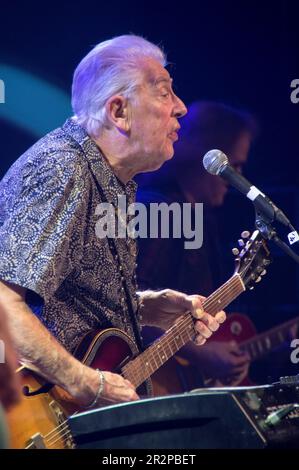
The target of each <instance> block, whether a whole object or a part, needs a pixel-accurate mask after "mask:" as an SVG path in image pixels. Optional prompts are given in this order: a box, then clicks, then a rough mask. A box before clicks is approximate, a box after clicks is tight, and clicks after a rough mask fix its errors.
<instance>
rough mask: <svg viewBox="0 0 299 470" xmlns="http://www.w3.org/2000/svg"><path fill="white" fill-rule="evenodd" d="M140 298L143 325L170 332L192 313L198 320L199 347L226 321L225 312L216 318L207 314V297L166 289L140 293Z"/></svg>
mask: <svg viewBox="0 0 299 470" xmlns="http://www.w3.org/2000/svg"><path fill="white" fill-rule="evenodd" d="M139 297H140V300H141V309H140V314H141V323H142V324H143V325H152V326H158V327H160V328H163V329H165V330H168V329H169V328H170V327H171V326H172V325H173V324H174V323H175V322H176V320H177V319H178V318H179V317H181V316H182V315H183V314H184V313H185V312H190V313H191V314H192V315H193V316H194V318H196V319H197V321H196V322H195V325H194V327H195V330H196V331H197V332H198V334H197V336H196V338H195V343H196V344H197V345H199V346H200V345H202V344H204V343H205V342H206V340H207V339H208V338H210V336H211V335H212V334H213V332H214V331H216V330H218V328H219V325H220V324H221V323H223V322H224V321H225V319H226V315H225V312H223V311H220V312H218V313H217V314H216V315H215V317H213V316H212V315H210V314H209V313H207V312H205V311H204V310H203V306H202V302H203V301H204V300H205V297H202V296H200V295H187V294H183V293H182V292H178V291H175V290H171V289H164V290H162V291H158V292H154V291H144V292H140V293H139Z"/></svg>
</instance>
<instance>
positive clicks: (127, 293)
mask: <svg viewBox="0 0 299 470" xmlns="http://www.w3.org/2000/svg"><path fill="white" fill-rule="evenodd" d="M82 150H83V154H84V156H85V152H84V149H82ZM86 161H87V164H88V168H89V171H90V173H91V175H92V178H93V180H94V182H95V185H96V187H97V190H98V192H99V195H100V198H101V200H102V202H109V201H108V200H107V197H106V195H105V193H104V191H103V189H102V188H101V186H100V185H99V182H98V180H97V178H96V176H95V174H94V172H93V170H92V168H91V165H90V163H89V161H88V159H87V158H86ZM107 240H108V245H109V249H110V252H111V254H112V256H113V258H114V259H115V262H116V263H117V264H118V268H119V271H120V264H121V261H120V257H119V255H118V251H117V247H116V243H115V241H114V239H113V238H109V237H107ZM121 278H122V280H121V282H122V286H123V288H124V292H125V296H126V303H127V308H128V312H129V317H130V320H131V324H132V327H133V331H134V336H135V342H136V345H137V347H138V350H139V352H142V351H143V350H144V346H143V341H142V337H141V334H140V328H139V326H138V322H137V315H138V309H137V312H136V313H135V311H134V307H133V303H132V297H131V294H130V290H129V287H128V284H127V281H126V278H125V276H121Z"/></svg>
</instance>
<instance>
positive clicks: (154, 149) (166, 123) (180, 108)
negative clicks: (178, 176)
mask: <svg viewBox="0 0 299 470" xmlns="http://www.w3.org/2000/svg"><path fill="white" fill-rule="evenodd" d="M186 112H187V109H186V107H185V105H184V103H183V102H182V101H181V100H180V99H179V98H178V97H177V96H176V95H175V94H174V92H173V90H172V79H171V78H170V75H169V73H168V72H167V70H166V69H165V68H164V67H163V66H162V65H161V64H160V63H159V62H157V61H155V60H154V59H149V60H147V61H146V63H143V75H142V81H141V85H140V88H139V89H138V90H137V92H136V95H135V96H134V98H133V99H132V102H131V122H130V143H131V146H132V152H133V153H134V154H135V155H136V154H137V155H138V159H139V161H138V167H139V168H138V169H139V171H152V170H156V169H158V168H160V166H161V165H162V164H163V163H164V162H165V161H166V160H169V159H170V158H171V157H172V156H173V154H174V149H173V144H174V142H175V141H176V140H177V139H178V134H177V132H178V130H179V128H180V125H179V123H178V119H179V118H180V117H182V116H183V115H185V114H186Z"/></svg>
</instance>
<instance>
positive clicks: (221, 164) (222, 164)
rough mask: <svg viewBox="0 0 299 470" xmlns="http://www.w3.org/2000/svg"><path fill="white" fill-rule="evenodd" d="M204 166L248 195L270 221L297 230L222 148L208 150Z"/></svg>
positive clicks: (204, 158) (257, 208)
mask: <svg viewBox="0 0 299 470" xmlns="http://www.w3.org/2000/svg"><path fill="white" fill-rule="evenodd" d="M203 166H204V167H205V169H206V170H207V171H208V172H209V173H211V174H212V175H219V176H221V177H222V178H223V179H225V180H226V181H227V182H228V183H230V184H231V185H232V186H233V187H234V188H236V189H237V190H238V191H240V192H241V193H242V194H244V195H245V196H246V197H248V199H250V201H252V202H253V204H254V206H255V208H256V210H257V211H258V212H260V214H262V215H263V216H265V217H266V218H267V219H268V220H269V221H270V222H273V221H274V220H277V221H278V222H280V223H281V224H283V225H286V226H287V227H289V228H290V229H291V230H295V229H294V227H293V226H292V224H291V222H290V221H289V219H288V218H287V216H286V215H285V214H284V213H283V212H282V211H281V210H280V209H278V207H276V206H275V204H274V203H273V202H272V201H271V200H270V199H269V198H268V197H267V196H265V194H264V193H262V192H261V191H260V190H259V189H258V188H256V187H255V186H254V185H253V184H252V183H250V182H249V181H248V180H247V179H246V178H244V176H242V175H241V174H240V173H238V172H237V171H236V170H234V168H233V167H232V166H230V165H229V163H228V158H227V156H226V155H225V153H223V152H221V150H217V149H214V150H210V151H209V152H207V153H206V154H205V156H204V157H203Z"/></svg>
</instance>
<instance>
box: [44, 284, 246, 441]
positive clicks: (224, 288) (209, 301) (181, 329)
mask: <svg viewBox="0 0 299 470" xmlns="http://www.w3.org/2000/svg"><path fill="white" fill-rule="evenodd" d="M235 281H238V283H236V282H235ZM233 284H236V286H234V285H233ZM239 286H240V279H239V277H238V276H233V277H232V278H230V279H229V280H228V281H227V282H226V283H225V284H224V285H223V286H222V287H221V288H219V289H221V290H220V291H218V292H217V291H216V292H215V293H214V294H212V295H211V296H210V299H209V298H208V299H207V300H206V301H204V302H203V307H204V308H205V309H209V306H210V304H211V306H213V304H214V303H215V302H216V300H217V297H219V296H222V297H223V299H222V302H221V303H222V304H223V301H224V302H226V301H227V300H228V299H229V296H228V292H227V291H228V290H231V291H234V290H236V292H234V294H235V293H236V294H238V292H237V290H238V288H239ZM223 294H225V295H223ZM212 297H213V298H212ZM223 305H224V304H223ZM217 308H219V306H218V305H217ZM217 311H219V310H217V309H216V310H215V313H217ZM210 313H211V314H212V315H213V314H214V313H212V312H210ZM187 315H188V316H187ZM186 319H187V320H188V323H190V324H193V317H192V316H191V314H186V317H183V318H182V319H181V320H180V321H179V322H178V323H177V324H176V325H175V326H176V327H178V328H177V331H176V334H177V335H179V334H180V333H184V332H185V327H186V323H187V322H186V321H185V320H186ZM164 340H165V346H170V343H171V344H172V345H175V347H177V345H176V343H175V338H170V340H169V339H168V338H167V340H168V341H166V339H164ZM179 349H180V348H179ZM170 350H171V351H172V349H171V347H170ZM153 353H154V351H151V354H152V355H153ZM173 354H175V353H173ZM138 357H140V356H138ZM162 364H163V363H162ZM162 364H161V365H162ZM141 365H142V364H141ZM159 367H160V366H159ZM159 367H158V368H159ZM131 368H132V366H131ZM138 368H140V366H137V367H136V368H135V369H136V370H135V373H134V372H133V374H132V375H133V376H134V378H135V379H136V378H137V377H138V381H140V380H142V382H144V380H146V378H145V379H143V375H142V373H140V372H139V373H138V374H136V372H137V369H138ZM156 370H157V369H156ZM152 373H153V372H152ZM142 382H141V383H142ZM64 426H65V427H64ZM63 427H64V428H63ZM60 428H63V429H60ZM66 429H68V428H67V420H65V421H64V422H63V423H61V424H60V425H59V426H57V427H56V428H55V429H53V430H52V431H51V432H49V433H48V434H47V435H46V436H44V439H45V440H48V441H51V440H52V439H53V438H54V437H56V436H58V435H59V434H60V433H61V432H64V431H65V430H66ZM55 432H56V434H54V435H53V436H51V437H50V435H51V434H53V433H55ZM68 432H69V433H70V431H68ZM70 434H71V433H70ZM60 437H61V436H60ZM55 442H56V441H55ZM50 445H52V444H50Z"/></svg>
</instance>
